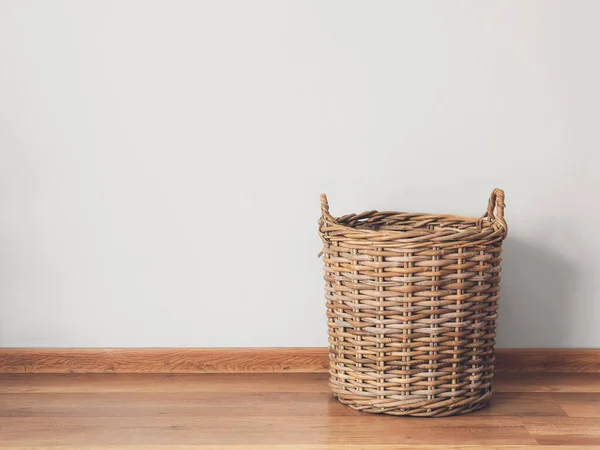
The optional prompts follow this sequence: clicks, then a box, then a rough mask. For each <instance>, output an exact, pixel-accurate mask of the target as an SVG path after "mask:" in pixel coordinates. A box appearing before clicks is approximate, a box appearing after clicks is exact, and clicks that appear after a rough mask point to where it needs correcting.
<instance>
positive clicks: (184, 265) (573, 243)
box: [0, 0, 600, 347]
mask: <svg viewBox="0 0 600 450" xmlns="http://www.w3.org/2000/svg"><path fill="white" fill-rule="evenodd" d="M599 16H600V2H596V1H569V2H567V1H549V0H548V1H541V0H539V1H535V0H530V1H527V2H523V1H516V0H515V1H510V0H508V1H495V2H480V1H462V0H455V1H452V2H446V1H426V0H424V1H415V2H399V1H377V2H368V1H362V2H359V1H348V0H344V1H341V0H339V1H314V2H310V1H281V0H272V1H265V0H257V1H252V2H250V1H229V0H224V1H221V0H219V1H216V0H215V1H166V0H165V1H157V0H139V1H131V0H125V1H111V0H94V1H85V2H82V1H65V0H55V1H52V2H46V1H41V0H40V1H17V0H15V1H8V0H0V158H1V159H0V163H1V164H0V345H2V346H9V347H10V346H78V347H94V346H106V347H110V346H114V347H137V346H141V347H146V346H189V347H210V346H282V347H283V346H324V345H326V343H327V338H326V327H325V307H324V299H323V282H322V278H321V262H320V260H319V259H318V258H317V253H318V252H319V250H320V241H319V239H318V237H317V218H318V215H319V200H318V195H319V193H320V192H322V191H324V192H327V193H328V194H329V200H330V204H331V210H332V213H333V214H334V215H341V214H344V213H349V212H358V211H362V210H366V209H372V208H377V209H397V210H403V211H427V212H448V213H456V214H463V215H473V216H479V215H481V214H482V213H483V212H484V210H485V208H486V204H487V199H488V195H489V193H490V192H491V191H492V189H493V188H494V187H501V188H503V189H505V191H506V203H507V209H506V218H507V221H508V224H509V227H510V234H509V238H508V240H507V241H506V244H505V253H504V256H505V259H504V271H503V281H502V293H501V314H500V321H499V336H498V344H499V346H501V347H598V346H600V327H599V326H598V323H600V291H599V282H598V273H599V270H600V233H599V231H598V228H597V224H598V223H599V222H600V212H599V211H600V206H599V202H598V199H599V195H598V189H599V187H598V182H599V181H600V176H599V174H598V169H599V167H600V156H599V152H600V131H599V126H598V119H599V117H600V114H599V113H600V106H599V105H600V83H599V82H598V80H600V58H599V55H600V28H599V27H598V26H597V25H598V24H597V21H598V17H599Z"/></svg>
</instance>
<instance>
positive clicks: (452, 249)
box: [319, 189, 508, 417]
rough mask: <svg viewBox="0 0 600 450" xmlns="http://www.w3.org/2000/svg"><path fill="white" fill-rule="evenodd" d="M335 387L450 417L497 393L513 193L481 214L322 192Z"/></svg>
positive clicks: (355, 396) (371, 407)
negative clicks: (354, 201) (355, 201)
mask: <svg viewBox="0 0 600 450" xmlns="http://www.w3.org/2000/svg"><path fill="white" fill-rule="evenodd" d="M321 212H322V216H321V219H320V221H319V234H320V236H321V239H322V241H323V249H322V254H323V260H324V269H325V276H324V278H325V297H326V300H327V317H328V327H329V348H330V385H331V388H332V390H333V394H334V395H335V396H336V397H337V398H338V399H339V400H340V401H341V402H342V403H345V404H347V405H349V406H351V407H352V408H355V409H357V410H360V411H366V412H371V413H385V414H394V415H398V416H424V417H434V416H435V417H441V416H450V415H454V414H464V413H468V412H470V411H474V410H476V409H479V408H481V407H482V406H484V405H485V404H486V402H487V401H488V399H489V397H490V395H491V392H492V385H491V381H492V377H493V375H494V338H495V336H496V317H497V310H498V292H499V286H498V285H499V282H500V261H501V256H500V255H501V251H502V249H501V246H502V241H503V239H504V238H505V237H506V235H507V231H508V227H507V225H506V221H505V220H504V192H503V191H502V190H500V189H495V190H494V191H493V192H492V195H491V197H490V200H489V204H488V208H487V211H486V213H485V214H484V215H483V216H482V217H481V218H471V217H459V216H453V215H440V214H411V213H401V212H387V211H385V212H383V211H382V212H380V211H367V212H363V213H361V214H349V215H346V216H342V217H339V218H335V217H333V216H331V214H330V213H329V205H328V203H327V197H326V196H325V194H322V195H321Z"/></svg>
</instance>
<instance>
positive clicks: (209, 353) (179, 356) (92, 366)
mask: <svg viewBox="0 0 600 450" xmlns="http://www.w3.org/2000/svg"><path fill="white" fill-rule="evenodd" d="M496 357H497V363H496V369H497V371H498V372H600V349H497V350H496ZM327 370H328V352H327V349H326V348H130V349H100V348H79V349H73V348H0V373H269V372H272V373H292V372H327Z"/></svg>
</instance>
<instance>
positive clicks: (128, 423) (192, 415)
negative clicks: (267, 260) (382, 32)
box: [0, 373, 600, 450]
mask: <svg viewBox="0 0 600 450" xmlns="http://www.w3.org/2000/svg"><path fill="white" fill-rule="evenodd" d="M557 445H559V446H564V447H557ZM465 446H471V447H465ZM242 447H243V448H246V449H251V450H256V449H288V450H291V449H307V450H317V449H339V450H341V449H349V450H359V449H365V450H366V449H375V450H376V449H388V450H391V449H429V450H432V449H442V448H451V449H455V450H458V449H463V448H467V449H470V450H479V449H481V450H483V449H506V450H509V449H526V448H534V447H535V448H548V449H550V448H552V449H556V448H569V449H571V450H573V449H576V448H590V447H596V448H600V373H572V374H570V373H501V374H497V378H496V383H495V393H494V396H493V400H492V403H491V405H490V406H489V407H488V408H486V409H484V410H481V411H479V412H476V413H473V414H470V415H466V416H458V417H449V418H439V419H425V418H399V417H390V416H379V415H370V414H365V413H359V412H356V411H354V410H352V409H350V408H348V407H346V406H344V405H342V404H339V403H337V402H336V400H334V399H333V398H332V397H331V395H330V393H329V388H328V386H327V375H326V374H323V373H314V374H297V373H291V374H203V375H191V374H190V375H188V374H181V375H160V374H146V375H143V374H119V375H117V374H106V375H104V374H102V375H93V374H90V375H82V374H77V375H73V374H71V375H61V374H18V375H16V374H15V375H13V374H11V375H0V449H6V448H12V449H32V448H45V449H48V450H49V449H54V450H58V449H60V448H62V449H66V448H73V449H75V448H95V449H104V448H113V449H116V448H126V449H128V448H130V449H133V448H135V449H149V450H154V449H185V448H189V449H191V448H200V449H204V450H206V449H215V450H216V449H223V450H224V449H228V450H233V449H241V448H242Z"/></svg>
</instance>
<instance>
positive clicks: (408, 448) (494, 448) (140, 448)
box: [0, 444, 590, 450]
mask: <svg viewBox="0 0 600 450" xmlns="http://www.w3.org/2000/svg"><path fill="white" fill-rule="evenodd" d="M82 448H83V449H86V450H120V449H124V450H194V449H199V450H590V447H589V446H583V445H561V446H560V447H557V446H555V445H539V444H524V445H518V444H517V445H510V444H509V445H503V444H500V445H487V444H484V445H469V446H468V447H465V446H464V445H445V444H439V445H430V444H423V445H403V444H320V445H319V444H318V445H306V444H299V445H297V444H291V445H290V444H285V445H280V444H275V445H243V444H242V445H218V444H217V445H203V444H192V445H185V444H184V445H170V444H165V445H135V444H132V445H93V444H91V445H85V446H83V447H82V446H70V445H67V446H65V445H59V446H56V445H51V446H46V445H42V446H37V445H36V446H35V447H31V446H29V445H28V446H20V445H17V446H14V445H9V446H5V445H2V444H0V450H8V449H10V450H34V449H35V450H81V449H82Z"/></svg>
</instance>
